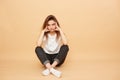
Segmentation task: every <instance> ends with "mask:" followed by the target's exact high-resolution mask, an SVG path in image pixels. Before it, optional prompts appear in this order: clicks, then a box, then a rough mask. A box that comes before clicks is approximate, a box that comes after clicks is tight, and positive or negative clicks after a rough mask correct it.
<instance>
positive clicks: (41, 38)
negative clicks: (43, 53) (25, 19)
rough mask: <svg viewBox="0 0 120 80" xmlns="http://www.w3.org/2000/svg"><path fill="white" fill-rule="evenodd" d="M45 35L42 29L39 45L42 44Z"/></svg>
mask: <svg viewBox="0 0 120 80" xmlns="http://www.w3.org/2000/svg"><path fill="white" fill-rule="evenodd" d="M43 37H44V30H42V32H41V35H40V37H39V38H38V41H37V46H41V45H42V41H43Z"/></svg>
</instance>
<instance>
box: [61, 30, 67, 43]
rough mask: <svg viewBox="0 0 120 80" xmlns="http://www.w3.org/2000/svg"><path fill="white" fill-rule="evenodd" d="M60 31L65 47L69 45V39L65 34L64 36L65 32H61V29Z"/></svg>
mask: <svg viewBox="0 0 120 80" xmlns="http://www.w3.org/2000/svg"><path fill="white" fill-rule="evenodd" d="M59 31H60V35H61V38H62V41H63V44H64V45H67V39H66V37H65V34H64V33H63V31H62V30H61V28H60V29H59Z"/></svg>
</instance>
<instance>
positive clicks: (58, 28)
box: [55, 23, 61, 31]
mask: <svg viewBox="0 0 120 80" xmlns="http://www.w3.org/2000/svg"><path fill="white" fill-rule="evenodd" d="M55 30H56V31H60V30H61V28H60V27H59V26H58V25H57V23H56V29H55Z"/></svg>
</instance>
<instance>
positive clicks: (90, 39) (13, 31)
mask: <svg viewBox="0 0 120 80" xmlns="http://www.w3.org/2000/svg"><path fill="white" fill-rule="evenodd" d="M49 14H53V15H55V16H56V17H57V19H58V21H59V22H60V24H61V27H62V29H63V31H64V32H65V34H66V36H67V38H68V42H69V46H70V51H69V54H68V56H67V59H66V61H65V63H64V64H63V65H62V66H61V67H60V68H58V70H60V71H62V73H63V74H62V78H60V80H73V79H76V80H120V1H119V0H0V80H48V79H51V80H56V79H57V78H56V77H54V76H53V75H50V76H46V77H45V76H42V75H41V72H42V71H43V69H44V68H43V66H42V65H41V63H40V62H39V60H38V58H37V56H36V54H35V52H34V48H35V46H36V41H37V39H38V36H39V33H40V30H41V26H42V24H43V21H44V19H45V18H46V17H47V16H48V15H49Z"/></svg>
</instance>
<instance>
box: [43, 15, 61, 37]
mask: <svg viewBox="0 0 120 80" xmlns="http://www.w3.org/2000/svg"><path fill="white" fill-rule="evenodd" d="M50 20H53V21H55V22H56V23H57V25H58V27H60V24H59V22H58V20H57V19H56V17H55V16H54V15H48V16H47V17H46V19H45V21H44V23H43V26H42V29H45V28H46V26H47V24H48V21H50ZM55 32H56V34H57V39H58V38H59V37H60V32H59V31H55ZM48 33H49V32H45V34H44V35H45V36H46V38H48Z"/></svg>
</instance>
